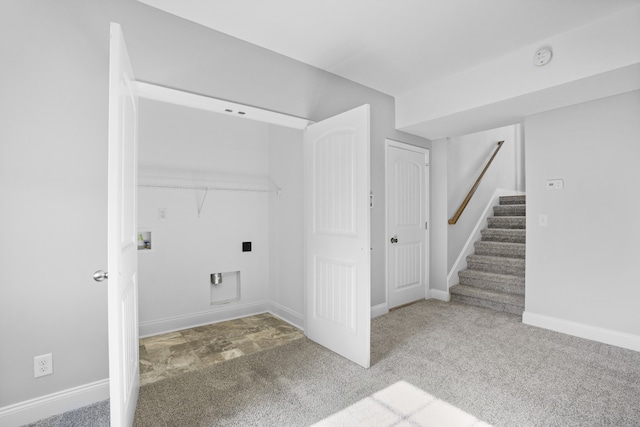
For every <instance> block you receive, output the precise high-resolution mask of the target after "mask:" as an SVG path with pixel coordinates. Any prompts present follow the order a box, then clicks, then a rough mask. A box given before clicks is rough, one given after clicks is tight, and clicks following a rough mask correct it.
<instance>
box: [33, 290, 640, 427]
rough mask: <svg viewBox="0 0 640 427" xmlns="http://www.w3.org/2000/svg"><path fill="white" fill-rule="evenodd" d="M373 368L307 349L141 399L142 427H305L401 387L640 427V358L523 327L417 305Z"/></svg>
mask: <svg viewBox="0 0 640 427" xmlns="http://www.w3.org/2000/svg"><path fill="white" fill-rule="evenodd" d="M372 363H373V365H372V367H371V368H370V369H368V370H365V369H362V368H360V367H358V366H356V365H355V364H353V363H351V362H348V361H347V360H345V359H343V358H342V357H340V356H337V355H336V354H334V353H332V352H330V351H328V350H326V349H324V348H323V347H321V346H319V345H317V344H315V343H313V342H311V341H309V340H307V339H306V338H303V339H300V340H297V341H295V342H292V343H290V344H286V345H284V346H281V347H278V348H275V349H272V350H267V351H264V352H261V353H256V354H253V355H249V356H245V357H241V358H239V359H234V360H231V361H229V362H225V363H223V364H219V365H214V366H211V367H209V368H206V369H204V370H202V371H200V372H194V373H190V374H186V375H184V376H181V377H176V378H170V379H166V380H163V381H159V382H157V383H154V384H149V385H147V386H144V387H142V388H141V389H140V399H139V402H138V409H137V412H136V420H135V426H137V427H146V426H153V427H159V426H249V425H251V426H305V425H310V424H313V423H314V422H317V421H319V420H321V419H323V418H325V417H327V416H329V415H331V414H332V413H334V412H337V411H340V410H342V409H343V408H345V407H346V406H348V405H351V404H352V403H355V402H357V401H359V400H360V399H362V398H364V397H366V396H369V395H371V394H372V393H374V392H376V391H378V390H381V389H383V388H385V387H387V386H389V385H391V384H393V383H395V382H397V381H399V380H405V381H407V382H409V383H411V384H413V385H415V386H417V387H420V388H421V389H423V390H425V391H426V392H428V393H430V394H432V395H434V396H435V397H437V398H439V399H442V400H445V401H447V402H449V403H451V404H453V405H455V406H457V407H459V408H460V409H462V410H464V411H466V412H468V413H469V414H471V415H473V416H475V417H477V418H479V419H481V420H484V421H486V422H488V423H490V424H493V425H495V426H640V353H638V352H634V351H631V350H625V349H621V348H617V347H613V346H608V345H605V344H599V343H596V342H593V341H588V340H583V339H580V338H575V337H571V336H568V335H563V334H559V333H555V332H552V331H547V330H543V329H538V328H534V327H530V326H527V325H524V324H522V323H520V317H519V316H514V315H510V314H505V313H499V312H493V311H491V310H486V309H482V308H477V307H472V306H466V305H462V304H457V303H444V302H441V301H435V300H429V301H423V302H420V303H416V304H413V305H411V306H408V307H405V308H402V309H400V310H396V311H393V312H391V313H389V314H388V315H386V316H383V317H380V318H377V319H374V321H373V324H372ZM99 407H100V406H99ZM37 425H38V427H45V426H46V427H49V426H71V425H74V426H75V425H105V424H104V421H102V424H100V423H96V424H83V423H80V422H79V423H74V422H73V421H71V419H70V418H67V419H66V421H65V423H55V422H54V423H52V424H37Z"/></svg>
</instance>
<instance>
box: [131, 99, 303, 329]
mask: <svg viewBox="0 0 640 427" xmlns="http://www.w3.org/2000/svg"><path fill="white" fill-rule="evenodd" d="M139 139H140V153H139V162H140V164H141V178H140V180H141V182H147V183H149V182H162V183H168V184H178V185H180V184H200V185H202V184H209V185H214V186H223V187H225V188H227V187H231V188H234V187H235V188H242V189H254V190H266V191H267V192H255V191H215V190H213V191H209V192H208V193H207V194H206V198H204V196H205V193H204V192H202V191H198V190H175V189H159V188H145V187H142V188H140V189H139V198H138V209H139V215H138V218H139V221H138V223H139V224H138V225H139V227H140V229H142V230H152V237H153V242H152V250H151V251H144V250H142V251H140V252H139V257H138V268H139V274H140V301H139V308H140V314H139V315H140V333H141V335H143V336H145V335H152V334H158V333H162V332H167V331H169V330H175V329H181V328H185V327H191V326H194V325H197V324H202V323H208V322H213V321H219V320H223V319H226V318H228V317H234V316H238V315H244V314H247V313H251V312H259V311H264V310H265V309H269V310H272V311H274V312H276V314H279V315H281V316H282V317H284V318H285V319H287V320H290V321H292V322H294V323H295V324H297V325H302V318H303V315H302V313H303V290H304V289H303V286H302V284H303V282H302V281H303V277H302V273H303V260H302V252H303V242H302V223H303V217H302V162H301V160H302V159H301V156H302V132H301V131H297V130H291V129H286V128H282V127H278V126H271V125H267V124H264V123H260V122H255V121H250V120H246V119H241V118H235V117H227V116H223V115H220V114H215V113H210V112H203V111H198V110H194V109H191V108H185V107H179V106H173V105H168V104H162V103H158V102H152V101H146V100H143V101H142V102H141V103H140V128H139ZM277 189H279V190H280V191H279V192H278V191H277ZM203 198H204V199H203ZM203 200H204V203H203V202H202V201H203ZM200 206H201V212H200V215H198V208H199V207H200ZM160 208H163V209H165V210H166V218H164V219H160V218H159V209H160ZM244 241H249V242H252V251H251V252H242V251H241V243H242V242H244ZM233 271H240V279H241V291H240V299H239V301H233V302H230V303H227V304H223V305H220V304H213V305H212V304H211V303H210V302H211V300H212V299H214V300H219V299H225V298H227V297H228V296H229V295H230V294H229V291H230V290H231V289H228V287H229V286H232V285H234V284H233V283H227V282H228V281H224V282H223V283H222V284H221V285H219V286H213V287H212V285H211V284H210V274H211V273H214V272H233ZM222 288H224V289H222ZM272 303H275V304H272Z"/></svg>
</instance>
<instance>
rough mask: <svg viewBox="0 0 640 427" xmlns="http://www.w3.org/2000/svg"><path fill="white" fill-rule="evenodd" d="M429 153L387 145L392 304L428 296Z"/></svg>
mask: <svg viewBox="0 0 640 427" xmlns="http://www.w3.org/2000/svg"><path fill="white" fill-rule="evenodd" d="M427 154H428V152H426V151H424V150H420V149H419V148H417V147H416V148H412V147H410V146H407V145H406V144H399V143H395V142H394V143H388V144H387V272H388V273H387V274H388V280H387V289H388V300H387V301H388V307H389V308H393V307H397V306H399V305H403V304H407V303H410V302H413V301H416V300H419V299H423V298H425V296H426V260H427V253H426V251H427V245H426V227H427V223H426V221H427V202H426V195H427V194H426V191H425V189H426V182H427V181H426V176H427V174H426V168H427V166H426V165H427V163H428V162H427V158H426V156H427Z"/></svg>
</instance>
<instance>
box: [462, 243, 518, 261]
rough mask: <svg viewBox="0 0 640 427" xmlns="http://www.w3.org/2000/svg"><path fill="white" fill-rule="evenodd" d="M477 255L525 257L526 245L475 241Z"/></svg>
mask: <svg viewBox="0 0 640 427" xmlns="http://www.w3.org/2000/svg"><path fill="white" fill-rule="evenodd" d="M474 246H475V248H476V255H489V256H503V257H507V258H524V257H525V250H526V247H525V245H524V244H522V243H505V242H487V241H481V242H476V243H474Z"/></svg>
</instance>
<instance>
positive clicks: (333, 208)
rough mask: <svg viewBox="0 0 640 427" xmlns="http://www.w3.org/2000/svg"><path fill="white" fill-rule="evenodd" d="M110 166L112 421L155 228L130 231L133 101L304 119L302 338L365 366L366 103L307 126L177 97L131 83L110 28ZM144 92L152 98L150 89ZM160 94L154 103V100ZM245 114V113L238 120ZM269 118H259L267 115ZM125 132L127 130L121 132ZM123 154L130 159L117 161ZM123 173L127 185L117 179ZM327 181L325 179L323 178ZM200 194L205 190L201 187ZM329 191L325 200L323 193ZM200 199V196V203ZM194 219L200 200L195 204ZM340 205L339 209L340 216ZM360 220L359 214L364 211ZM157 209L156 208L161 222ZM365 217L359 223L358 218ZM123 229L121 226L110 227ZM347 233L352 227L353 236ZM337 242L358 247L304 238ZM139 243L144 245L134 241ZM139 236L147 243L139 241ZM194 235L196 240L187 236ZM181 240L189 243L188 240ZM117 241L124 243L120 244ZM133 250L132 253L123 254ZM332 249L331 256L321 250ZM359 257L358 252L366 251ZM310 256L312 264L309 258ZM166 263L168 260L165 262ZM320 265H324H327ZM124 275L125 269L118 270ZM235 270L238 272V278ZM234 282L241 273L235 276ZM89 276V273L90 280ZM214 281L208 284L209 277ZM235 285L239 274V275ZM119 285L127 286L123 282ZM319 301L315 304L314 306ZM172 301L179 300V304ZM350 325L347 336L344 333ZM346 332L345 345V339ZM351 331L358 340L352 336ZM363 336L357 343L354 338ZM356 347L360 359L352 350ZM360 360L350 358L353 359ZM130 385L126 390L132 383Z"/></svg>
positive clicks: (127, 398)
mask: <svg viewBox="0 0 640 427" xmlns="http://www.w3.org/2000/svg"><path fill="white" fill-rule="evenodd" d="M109 82H110V83H109V144H108V146H109V163H108V168H107V170H108V183H109V185H108V193H109V203H108V205H107V218H108V230H109V231H108V245H107V255H108V259H109V262H108V263H109V271H110V274H108V273H103V274H101V276H100V277H103V278H106V277H109V279H110V280H109V281H110V282H111V283H110V284H109V287H108V289H109V291H108V293H107V294H108V295H107V296H108V298H107V300H108V304H107V305H108V310H107V312H108V316H107V317H108V325H109V349H110V354H109V362H110V372H109V376H110V381H111V386H110V396H111V416H112V420H121V421H120V422H119V424H123V425H130V424H131V421H132V416H133V411H134V410H135V405H136V397H137V391H138V387H139V381H138V379H139V367H138V359H139V358H138V356H139V355H138V351H137V350H138V348H137V344H138V343H137V338H138V330H137V328H136V326H137V324H138V299H137V297H138V292H137V282H138V269H137V253H135V252H134V251H135V250H136V240H142V245H139V247H142V248H143V250H145V249H149V250H152V249H153V248H154V247H156V248H157V244H158V243H157V240H156V243H154V242H153V232H152V230H151V231H145V232H144V234H143V233H139V232H138V230H137V226H138V221H137V212H136V210H137V206H136V203H135V200H137V189H138V187H137V170H138V161H137V154H138V138H137V126H138V111H137V110H138V109H137V104H138V98H140V97H142V98H147V99H155V100H160V101H162V102H169V103H171V102H172V100H174V101H175V102H173V103H175V104H178V105H183V106H190V107H193V108H195V109H198V110H210V111H216V112H221V111H220V109H221V108H222V109H223V110H222V111H224V112H228V113H233V112H234V111H235V112H236V113H238V114H239V115H246V114H247V112H248V111H253V110H257V111H256V115H257V116H260V117H262V119H256V120H261V121H267V122H271V123H280V124H282V122H285V123H287V125H285V126H288V127H295V125H298V124H300V123H301V122H305V125H304V127H303V128H304V129H305V131H304V138H303V144H302V145H303V154H304V155H303V163H304V168H303V171H304V173H303V182H304V183H305V184H307V183H312V185H311V187H307V191H305V192H304V203H303V207H304V210H303V212H304V213H303V220H304V230H305V231H304V238H303V242H304V253H305V261H304V269H305V280H304V281H303V282H302V283H300V285H301V286H303V292H304V301H305V302H306V305H307V309H306V310H305V313H304V322H305V330H306V329H307V327H309V328H310V329H311V326H312V325H313V327H314V328H315V330H316V331H319V332H320V333H319V334H318V335H316V337H315V338H314V337H312V336H311V335H308V337H309V338H310V339H312V340H314V341H316V342H319V343H320V344H322V345H324V346H325V347H327V348H328V349H329V350H332V351H334V352H337V353H339V354H341V355H343V356H345V357H346V358H349V359H351V360H353V361H355V362H356V363H359V364H361V365H362V366H363V367H365V368H368V367H369V361H370V347H369V344H370V341H369V332H370V321H371V318H370V305H371V301H370V291H371V289H370V281H369V280H362V279H361V278H362V277H366V278H368V277H369V276H368V272H370V256H369V246H370V238H369V233H370V228H369V213H368V212H369V190H370V184H369V183H370V170H369V167H370V159H369V147H370V139H369V128H370V123H369V117H370V107H369V105H363V106H360V107H358V108H355V109H353V110H350V111H347V112H345V113H342V114H338V115H337V116H333V117H330V118H328V119H325V120H323V121H321V122H319V123H316V124H313V125H310V126H307V125H308V124H309V123H308V121H306V120H302V119H299V118H295V117H291V116H287V115H284V114H280V113H273V112H269V111H264V110H259V109H255V108H253V107H245V106H241V105H240V106H239V107H241V108H242V109H241V110H237V109H236V110H234V108H231V107H227V109H224V108H225V107H224V105H225V104H227V103H226V102H225V101H221V100H217V99H212V98H208V97H204V96H200V95H195V94H192V93H186V92H180V91H176V90H173V89H168V88H163V87H160V86H155V85H149V84H144V83H140V82H136V81H135V80H134V73H133V70H132V69H131V66H130V61H129V57H128V54H127V50H126V46H125V43H124V38H123V36H122V32H121V28H120V26H119V25H118V24H116V23H111V43H110V64H109ZM149 90H150V92H149ZM154 96H157V98H154ZM241 113H242V114H241ZM265 117H266V119H265ZM123 129H124V131H123ZM120 153H126V154H127V155H120ZM331 165H340V169H341V173H342V174H343V176H344V177H349V179H346V180H342V179H341V180H338V181H336V180H335V179H333V177H332V176H331V174H329V173H327V168H328V167H330V166H331ZM123 177H129V178H130V179H122V178H123ZM325 177H328V178H329V179H324V178H325ZM336 182H339V183H342V184H344V185H340V187H339V189H338V190H339V191H331V189H332V188H334V187H335V183H336ZM204 190H205V196H206V194H207V192H208V186H207V187H206V188H205V189H204ZM327 195H328V198H325V196H327ZM122 200H132V201H134V202H133V203H126V204H123V203H121V201H122ZM202 200H203V201H204V198H203V199H202ZM198 206H199V207H198V210H199V213H200V210H201V206H202V202H198ZM341 209H343V210H341ZM321 211H322V212H323V213H322V214H320V212H321ZM365 212H366V214H365V215H363V213H365ZM334 213H335V214H336V215H337V216H338V217H340V218H343V219H347V220H350V221H351V222H350V223H349V224H350V225H349V226H348V227H346V228H345V227H343V225H342V223H341V222H338V223H336V222H333V221H329V222H328V223H326V224H324V225H323V224H322V223H321V222H320V221H319V219H321V218H323V217H324V218H333V215H334ZM162 215H163V213H162V212H161V211H160V210H159V216H160V217H162ZM362 218H364V219H366V223H364V222H363V221H361V219H362ZM120 224H129V226H128V227H125V228H122V227H120V226H118V227H115V226H113V225H120ZM350 230H353V231H350ZM319 234H324V237H332V235H333V237H335V239H332V240H331V241H332V242H333V241H339V240H340V237H341V236H342V237H344V236H349V235H350V234H351V235H353V237H356V239H355V240H357V242H358V243H357V245H354V246H353V247H350V249H349V250H348V251H346V252H345V251H341V252H340V253H334V251H333V250H331V245H325V244H324V243H326V242H324V239H315V238H314V239H311V238H309V236H310V235H314V236H317V235H319ZM140 237H142V239H140ZM145 237H146V238H147V239H148V242H147V241H145V240H144V239H145ZM190 237H191V238H193V236H190ZM184 240H185V241H189V239H187V238H185V239H184ZM123 244H124V246H123ZM245 244H247V246H246V247H249V248H251V246H252V245H251V242H242V247H243V251H244V248H245ZM123 247H124V248H125V249H127V252H126V255H127V257H126V261H127V262H129V261H130V264H131V266H132V269H131V270H132V275H131V277H132V278H133V279H132V280H129V279H128V277H129V276H126V277H124V276H123V271H125V270H124V269H125V268H126V265H125V263H124V262H121V260H122V258H123V257H122V254H123V251H122V248H123ZM130 249H133V250H130ZM327 249H329V250H327ZM363 254H365V255H363ZM310 260H312V261H313V262H309V261H310ZM166 261H167V262H171V260H166ZM325 267H326V268H325ZM329 270H332V271H333V272H337V273H339V276H334V277H339V280H338V282H339V283H340V284H341V285H342V284H344V285H345V286H337V287H336V286H333V284H334V281H333V280H330V279H329V276H325V275H324V274H323V273H325V272H327V271H329ZM125 272H126V271H125ZM236 273H237V272H236ZM222 276H223V274H221V273H220V272H214V273H212V274H211V275H210V277H211V282H212V284H216V283H218V284H219V283H220V278H221V277H222ZM236 276H239V275H236ZM94 277H95V276H94ZM214 278H215V279H214ZM236 278H237V280H238V282H237V283H239V280H240V279H239V278H238V277H236ZM125 279H126V281H125ZM129 282H130V283H132V286H130V287H129V288H128V289H131V290H132V291H131V292H129V293H128V294H127V295H130V296H131V298H129V299H127V300H126V302H127V304H126V308H127V314H128V315H126V316H122V315H121V311H122V307H123V304H122V303H121V302H122V301H123V299H122V298H120V297H121V295H120V292H119V290H120V288H121V285H122V284H125V283H129ZM320 301H321V303H319V302H320ZM176 302H177V301H176ZM336 310H337V311H339V312H340V313H347V314H348V319H349V320H348V321H347V322H342V325H343V328H344V329H345V330H344V331H342V332H345V333H344V334H339V335H332V334H326V333H325V332H326V331H325V329H327V328H329V327H330V325H329V322H331V321H332V320H335V319H340V318H341V317H340V316H338V317H336V316H335V313H336ZM347 329H348V331H347ZM127 331H130V332H131V333H130V338H131V339H128V340H126V344H127V345H126V347H124V348H123V346H122V342H123V339H124V336H125V333H126V332H127ZM349 334H351V335H352V337H351V339H346V337H347V336H348V335H349ZM353 335H355V338H357V339H353V338H354V337H353ZM361 338H362V339H361ZM352 350H357V354H353V353H351V351H352ZM356 356H357V357H356ZM125 377H126V378H128V379H129V380H128V382H127V384H128V385H127V386H126V387H125V388H122V387H120V386H119V384H120V381H121V379H122V378H125ZM129 385H130V386H131V387H129Z"/></svg>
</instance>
